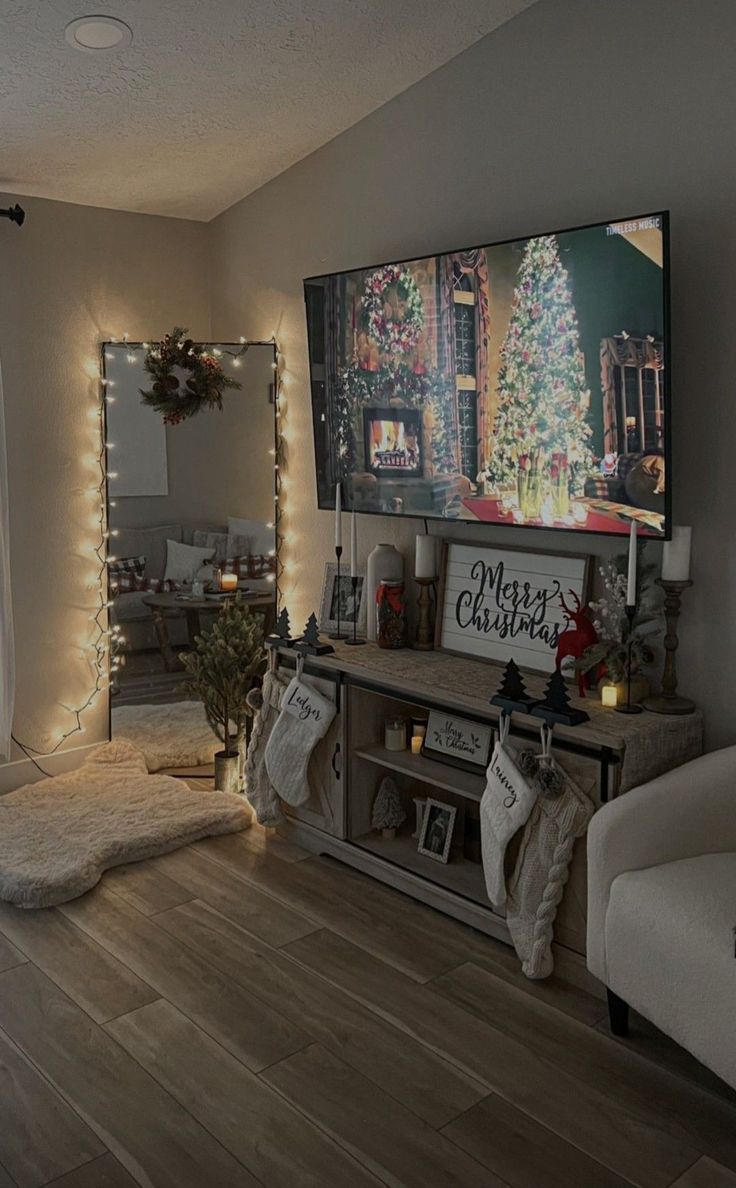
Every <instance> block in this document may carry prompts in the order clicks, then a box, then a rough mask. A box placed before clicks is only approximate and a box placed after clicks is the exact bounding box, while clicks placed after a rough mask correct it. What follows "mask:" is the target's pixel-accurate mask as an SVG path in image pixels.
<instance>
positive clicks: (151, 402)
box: [140, 326, 242, 425]
mask: <svg viewBox="0 0 736 1188" xmlns="http://www.w3.org/2000/svg"><path fill="white" fill-rule="evenodd" d="M143 366H144V368H145V370H146V372H147V373H148V375H150V376H151V379H152V381H153V382H152V384H151V387H150V388H149V389H148V390H147V391H146V390H144V389H143V388H141V389H140V393H141V396H142V398H143V403H144V404H147V405H148V406H149V408H153V409H155V410H156V412H158V413H160V414H161V416H162V417H163V419H164V423H165V424H166V425H178V424H179V423H180V422H181V421H186V420H188V419H189V417H194V416H196V415H197V413H199V412H201V411H202V409H207V408H217V409H220V410H221V409H222V397H223V393H224V392H225V391H226V389H227V388H241V387H242V384H239V383H238V381H237V380H234V379H231V378H230V376H229V375H226V374H225V372H224V371H223V369H222V365H221V363H220V362H219V360H218V358H217V356H216V355H215V354H213V353H212V352H211V351H208V350H207V349H206V347H204V346H202V344H201V343H198V342H193V341H192V339H191V338H189V337H188V336H187V331H186V330H185V329H183V328H182V327H181V326H175V327H174V329H173V330H172V332H171V334H167V335H165V336H164V338H162V339H161V342H159V343H157V344H156V345H155V346H153V347H151V349H150V350H149V351H147V352H146V357H145V359H144V361H143Z"/></svg>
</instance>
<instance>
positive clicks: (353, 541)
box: [350, 512, 358, 577]
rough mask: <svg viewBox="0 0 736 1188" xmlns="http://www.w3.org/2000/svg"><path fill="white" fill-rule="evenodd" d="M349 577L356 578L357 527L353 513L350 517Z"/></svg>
mask: <svg viewBox="0 0 736 1188" xmlns="http://www.w3.org/2000/svg"><path fill="white" fill-rule="evenodd" d="M350 576H351V577H357V576H358V525H357V521H356V519H355V512H351V515H350Z"/></svg>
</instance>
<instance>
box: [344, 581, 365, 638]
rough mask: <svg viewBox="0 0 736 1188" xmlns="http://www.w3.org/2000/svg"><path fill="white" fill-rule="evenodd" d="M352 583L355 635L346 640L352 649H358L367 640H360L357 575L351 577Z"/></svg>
mask: <svg viewBox="0 0 736 1188" xmlns="http://www.w3.org/2000/svg"><path fill="white" fill-rule="evenodd" d="M350 581H351V582H352V585H353V634H352V635H350V636H348V637H347V639H346V640H345V643H346V644H351V645H352V647H358V646H359V645H360V644H364V643H365V640H364V639H358V610H357V607H358V578H357V575H356V576H355V577H352V576H351V578H350Z"/></svg>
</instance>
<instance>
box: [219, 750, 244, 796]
mask: <svg viewBox="0 0 736 1188" xmlns="http://www.w3.org/2000/svg"><path fill="white" fill-rule="evenodd" d="M215 791H216V792H240V755H239V754H238V752H237V751H215Z"/></svg>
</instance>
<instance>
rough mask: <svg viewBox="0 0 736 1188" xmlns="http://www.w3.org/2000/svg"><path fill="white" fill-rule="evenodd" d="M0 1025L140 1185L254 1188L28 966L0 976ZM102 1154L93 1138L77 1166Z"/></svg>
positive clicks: (140, 1072) (120, 1051) (233, 1162)
mask: <svg viewBox="0 0 736 1188" xmlns="http://www.w3.org/2000/svg"><path fill="white" fill-rule="evenodd" d="M0 1027H2V1028H3V1029H4V1030H5V1031H6V1032H7V1033H8V1034H9V1035H10V1036H11V1037H12V1039H13V1041H14V1042H15V1043H16V1044H17V1045H18V1046H19V1047H20V1048H21V1049H22V1050H23V1052H24V1053H25V1054H26V1055H27V1056H28V1058H29V1059H30V1060H32V1061H33V1063H34V1064H36V1065H38V1066H39V1067H40V1068H42V1069H43V1072H44V1074H45V1076H46V1077H47V1078H48V1079H49V1080H50V1081H51V1082H52V1083H53V1084H54V1086H55V1087H56V1088H57V1089H58V1090H59V1092H60V1093H61V1094H62V1096H63V1097H64V1098H65V1100H66V1101H67V1102H69V1104H70V1105H71V1106H72V1107H73V1109H74V1110H76V1112H77V1113H78V1114H79V1115H80V1116H81V1117H82V1118H84V1119H85V1121H86V1122H87V1123H88V1125H89V1127H90V1129H91V1130H93V1131H95V1132H96V1134H97V1135H98V1136H100V1137H101V1138H103V1139H104V1144H105V1146H107V1147H108V1148H109V1149H110V1151H111V1152H112V1153H113V1154H114V1155H115V1156H116V1157H117V1159H118V1160H119V1162H120V1163H121V1164H122V1165H123V1166H124V1167H125V1168H126V1169H127V1170H128V1171H129V1172H130V1174H131V1175H132V1176H133V1178H134V1179H135V1180H137V1181H139V1182H140V1183H141V1184H145V1185H146V1186H148V1185H155V1188H203V1185H207V1188H255V1186H256V1184H257V1181H256V1180H254V1178H253V1177H252V1176H251V1175H250V1174H249V1173H248V1172H247V1171H246V1169H245V1168H244V1167H243V1166H242V1165H241V1164H240V1163H238V1162H237V1160H235V1159H234V1158H233V1156H232V1155H230V1154H229V1152H227V1151H225V1150H224V1148H223V1147H222V1146H221V1145H220V1144H219V1143H218V1142H217V1141H216V1140H215V1139H214V1138H212V1136H211V1135H210V1134H208V1133H207V1131H206V1130H205V1129H204V1128H203V1127H202V1126H200V1124H199V1123H198V1122H196V1121H195V1119H194V1118H192V1117H191V1115H190V1114H188V1113H187V1111H186V1110H184V1109H182V1107H181V1106H180V1105H179V1104H178V1103H177V1102H175V1101H174V1100H173V1099H172V1098H171V1097H170V1096H169V1095H168V1094H167V1093H166V1092H165V1091H164V1090H163V1089H162V1088H161V1086H160V1085H158V1084H157V1082H156V1081H154V1080H153V1078H152V1077H151V1076H149V1074H148V1073H147V1072H145V1071H144V1070H143V1069H142V1068H141V1067H140V1065H139V1064H138V1063H137V1062H136V1061H134V1060H133V1059H132V1058H131V1057H130V1056H129V1055H128V1054H127V1053H126V1052H124V1051H123V1049H122V1048H121V1047H120V1045H119V1044H118V1043H116V1042H115V1040H114V1039H112V1038H111V1037H110V1036H109V1035H107V1034H106V1033H105V1031H103V1029H102V1028H101V1027H100V1026H99V1025H98V1024H97V1023H94V1022H93V1020H92V1019H90V1018H89V1016H88V1015H86V1014H85V1013H84V1011H82V1010H81V1009H80V1008H79V1007H78V1006H77V1005H76V1004H75V1003H73V1002H72V1000H71V999H70V998H68V997H67V996H66V995H65V994H63V993H62V991H61V990H59V989H58V987H57V986H55V985H54V983H53V982H51V981H50V980H49V979H48V978H47V977H46V975H45V974H43V973H41V971H40V970H37V969H36V968H35V967H34V966H33V965H31V964H30V963H29V964H27V965H19V966H17V967H16V968H15V969H11V970H8V971H6V972H5V973H3V974H0ZM29 1117H30V1118H32V1117H33V1115H32V1114H30V1115H29ZM101 1152H104V1147H103V1146H102V1143H100V1142H99V1140H95V1141H94V1148H93V1149H88V1150H87V1153H86V1155H85V1159H84V1160H78V1161H77V1162H78V1163H82V1162H87V1161H89V1159H90V1158H92V1157H93V1156H94V1155H97V1154H99V1153H101ZM53 1174H57V1173H53ZM50 1178H51V1177H49V1176H47V1177H46V1180H48V1179H50Z"/></svg>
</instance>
